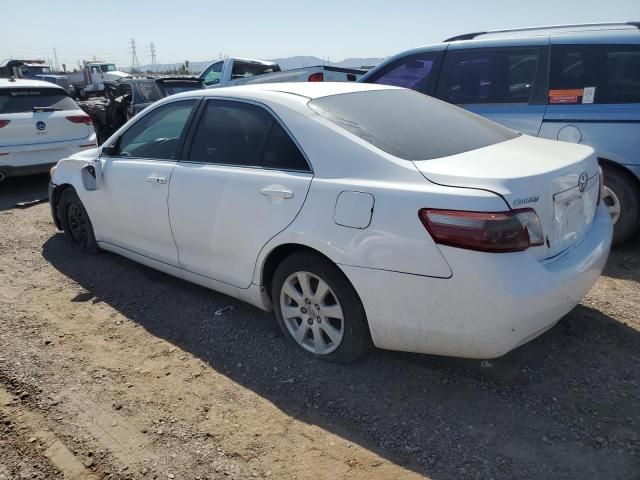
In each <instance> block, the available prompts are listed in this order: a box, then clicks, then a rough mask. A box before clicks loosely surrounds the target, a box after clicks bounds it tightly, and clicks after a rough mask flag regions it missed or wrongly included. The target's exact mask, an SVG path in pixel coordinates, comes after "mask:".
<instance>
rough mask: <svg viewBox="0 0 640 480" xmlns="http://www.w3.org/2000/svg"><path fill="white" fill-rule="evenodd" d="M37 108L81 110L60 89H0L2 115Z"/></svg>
mask: <svg viewBox="0 0 640 480" xmlns="http://www.w3.org/2000/svg"><path fill="white" fill-rule="evenodd" d="M35 107H48V108H56V109H60V110H78V109H79V108H78V106H77V105H76V102H74V101H73V100H72V99H71V98H70V97H69V96H68V95H67V94H66V93H65V92H64V91H62V90H60V89H59V88H2V89H0V113H20V112H32V111H33V109H34V108H35Z"/></svg>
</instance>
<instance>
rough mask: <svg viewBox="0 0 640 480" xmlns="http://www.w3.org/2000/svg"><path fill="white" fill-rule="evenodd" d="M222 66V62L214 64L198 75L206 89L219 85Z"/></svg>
mask: <svg viewBox="0 0 640 480" xmlns="http://www.w3.org/2000/svg"><path fill="white" fill-rule="evenodd" d="M222 64H223V62H218V63H214V64H213V65H211V66H210V67H209V68H207V69H206V70H205V71H204V72H203V73H202V75H200V78H202V80H203V83H204V84H205V85H206V86H207V87H209V86H211V85H218V84H219V83H220V80H221V79H222Z"/></svg>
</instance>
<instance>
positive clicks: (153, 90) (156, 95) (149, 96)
mask: <svg viewBox="0 0 640 480" xmlns="http://www.w3.org/2000/svg"><path fill="white" fill-rule="evenodd" d="M136 86H137V87H138V91H139V92H140V95H139V97H140V98H138V99H137V102H136V103H145V102H155V101H156V100H160V99H161V98H162V93H160V90H159V89H158V86H157V85H156V82H154V81H153V80H150V81H148V82H137V83H136Z"/></svg>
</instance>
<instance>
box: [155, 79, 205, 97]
mask: <svg viewBox="0 0 640 480" xmlns="http://www.w3.org/2000/svg"><path fill="white" fill-rule="evenodd" d="M158 86H159V87H160V90H162V91H164V94H165V96H167V97H168V96H169V95H175V94H176V93H182V92H190V91H191V90H201V89H202V83H200V82H160V83H159V85H158Z"/></svg>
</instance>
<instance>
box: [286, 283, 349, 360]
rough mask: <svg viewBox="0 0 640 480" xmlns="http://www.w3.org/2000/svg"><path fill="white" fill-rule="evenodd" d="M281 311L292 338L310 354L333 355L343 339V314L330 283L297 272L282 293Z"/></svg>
mask: <svg viewBox="0 0 640 480" xmlns="http://www.w3.org/2000/svg"><path fill="white" fill-rule="evenodd" d="M280 310H281V312H282V318H283V320H284V324H285V326H286V327H287V330H288V331H289V333H290V334H291V336H292V338H293V339H294V340H295V341H296V342H297V343H298V344H299V345H300V346H302V347H303V348H304V349H305V350H308V351H309V352H312V353H315V354H318V355H326V354H328V353H331V352H333V351H334V350H335V349H336V348H338V346H339V345H340V342H341V341H342V338H343V337H344V313H343V310H342V307H341V306H340V302H339V301H338V297H337V296H336V294H335V292H334V291H333V290H332V289H331V287H329V285H328V284H327V282H325V281H324V280H323V279H321V278H320V277H318V276H317V275H314V274H313V273H310V272H295V273H293V274H291V275H289V277H288V278H287V279H286V281H285V282H284V283H283V285H282V290H281V293H280Z"/></svg>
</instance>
